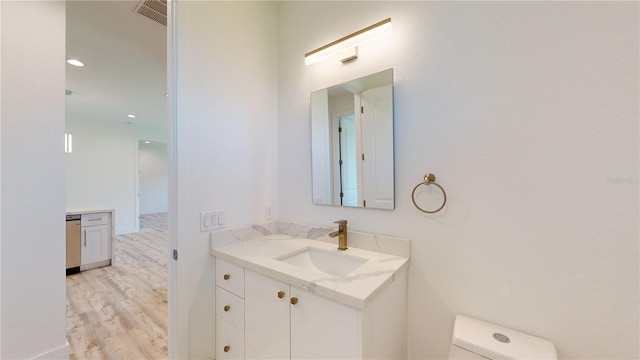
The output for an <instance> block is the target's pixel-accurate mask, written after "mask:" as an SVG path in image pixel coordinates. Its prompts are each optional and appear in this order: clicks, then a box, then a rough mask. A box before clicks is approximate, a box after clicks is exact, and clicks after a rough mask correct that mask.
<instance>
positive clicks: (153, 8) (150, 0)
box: [133, 0, 167, 26]
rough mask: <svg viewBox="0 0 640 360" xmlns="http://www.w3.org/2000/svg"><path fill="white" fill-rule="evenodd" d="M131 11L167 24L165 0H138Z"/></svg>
mask: <svg viewBox="0 0 640 360" xmlns="http://www.w3.org/2000/svg"><path fill="white" fill-rule="evenodd" d="M133 11H134V12H137V13H138V14H140V15H142V16H144V17H147V18H149V19H151V20H153V21H155V22H157V23H160V24H162V25H164V26H167V0H140V1H138V4H137V5H136V7H135V8H134V9H133Z"/></svg>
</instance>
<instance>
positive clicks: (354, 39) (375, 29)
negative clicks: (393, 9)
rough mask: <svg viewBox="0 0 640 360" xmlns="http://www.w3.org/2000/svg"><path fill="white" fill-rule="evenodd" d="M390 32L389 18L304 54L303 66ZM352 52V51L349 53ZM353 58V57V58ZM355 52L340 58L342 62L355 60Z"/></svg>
mask: <svg viewBox="0 0 640 360" xmlns="http://www.w3.org/2000/svg"><path fill="white" fill-rule="evenodd" d="M389 32H391V18H387V19H384V20H382V21H380V22H377V23H375V24H373V25H371V26H367V27H366V28H364V29H362V30H358V31H356V32H354V33H353V34H349V35H347V36H345V37H343V38H340V39H338V40H336V41H334V42H331V43H328V44H327V45H324V46H322V47H319V48H317V49H315V50H313V51H310V52H308V53H306V54H304V64H305V65H311V64H314V63H317V62H318V61H321V60H324V59H326V58H328V57H330V56H333V55H336V54H338V53H340V52H342V51H345V50H349V49H352V48H355V47H356V46H358V45H360V44H362V43H364V42H365V41H369V40H372V39H376V38H379V37H381V36H383V35H386V34H388V33H389ZM351 52H353V51H351ZM353 56H355V57H353ZM357 56H358V55H357V52H356V53H355V55H352V56H351V57H347V58H342V57H341V61H342V62H348V61H351V60H355V59H356V58H357Z"/></svg>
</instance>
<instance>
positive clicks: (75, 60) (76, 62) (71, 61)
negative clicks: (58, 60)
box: [67, 59, 84, 66]
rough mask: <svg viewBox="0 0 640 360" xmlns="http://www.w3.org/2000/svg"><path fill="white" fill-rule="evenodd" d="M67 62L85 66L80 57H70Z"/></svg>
mask: <svg viewBox="0 0 640 360" xmlns="http://www.w3.org/2000/svg"><path fill="white" fill-rule="evenodd" d="M67 63H69V64H71V65H73V66H84V63H83V62H82V61H80V60H78V59H68V60H67Z"/></svg>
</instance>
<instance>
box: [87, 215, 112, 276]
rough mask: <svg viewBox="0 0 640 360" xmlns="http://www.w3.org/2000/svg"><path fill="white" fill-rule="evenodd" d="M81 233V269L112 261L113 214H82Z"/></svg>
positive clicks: (104, 264)
mask: <svg viewBox="0 0 640 360" xmlns="http://www.w3.org/2000/svg"><path fill="white" fill-rule="evenodd" d="M81 225H82V226H81V235H80V242H81V244H80V246H81V249H80V258H81V262H80V270H89V269H93V268H96V267H100V266H106V265H109V264H110V263H111V242H112V236H111V235H112V225H111V214H109V213H96V214H82V216H81Z"/></svg>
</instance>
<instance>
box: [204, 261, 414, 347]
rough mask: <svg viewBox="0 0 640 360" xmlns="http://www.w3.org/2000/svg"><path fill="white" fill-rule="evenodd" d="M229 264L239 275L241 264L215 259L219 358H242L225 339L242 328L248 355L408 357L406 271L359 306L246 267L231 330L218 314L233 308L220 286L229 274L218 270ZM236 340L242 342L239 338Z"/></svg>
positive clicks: (237, 342) (238, 343) (397, 275)
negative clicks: (239, 314) (238, 315)
mask: <svg viewBox="0 0 640 360" xmlns="http://www.w3.org/2000/svg"><path fill="white" fill-rule="evenodd" d="M229 265H231V267H232V268H234V267H235V268H236V269H235V273H236V277H238V276H239V274H240V273H241V272H240V270H239V269H238V268H240V267H238V266H236V265H233V264H230V263H228V262H226V261H224V260H220V259H216V285H218V286H217V287H216V357H217V359H226V358H241V357H240V351H238V352H236V354H235V356H232V355H230V353H231V352H232V351H233V345H232V343H231V341H232V340H231V339H229V337H230V336H235V335H233V334H238V333H240V332H242V334H243V336H242V341H243V342H244V354H243V356H244V358H246V359H367V358H389V359H401V358H406V285H407V281H406V271H402V272H401V273H399V274H396V276H395V279H394V281H392V282H391V283H390V284H388V285H387V286H385V288H384V289H382V290H381V292H380V293H379V294H377V295H375V298H374V299H373V300H371V302H370V303H369V304H368V305H366V306H365V308H364V309H357V308H353V307H350V306H347V305H344V304H342V303H339V302H336V301H333V300H331V299H328V298H325V297H323V296H320V295H317V294H315V293H313V292H311V291H307V290H303V289H302V288H299V287H296V286H293V285H289V284H288V283H286V282H283V281H279V280H275V279H273V278H270V277H268V276H265V275H262V274H259V273H257V272H255V271H252V270H249V269H244V279H243V285H244V287H243V294H242V296H243V297H242V299H240V300H242V306H244V323H243V325H239V324H238V325H237V326H233V327H232V329H231V330H232V331H229V329H228V327H229V322H228V321H227V319H225V318H224V317H223V316H222V314H219V312H224V308H225V306H228V307H229V309H233V305H231V301H232V300H233V298H228V297H227V295H228V294H226V293H223V292H225V291H227V290H225V288H223V287H221V286H220V283H221V282H223V281H224V280H222V279H223V278H224V275H225V274H228V271H227V272H223V273H221V272H220V270H221V269H228V268H229ZM240 269H241V268H240ZM223 271H224V270H223ZM228 275H230V276H229V279H231V276H232V274H228ZM219 279H220V280H219ZM238 298H240V297H239V296H238ZM240 306H241V305H235V307H236V308H238V307H240ZM228 312H229V311H228ZM234 331H235V332H234ZM230 334H231V335H230ZM237 336H238V337H240V335H237ZM235 341H236V346H240V343H241V342H242V341H240V340H235ZM225 350H227V352H225Z"/></svg>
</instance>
